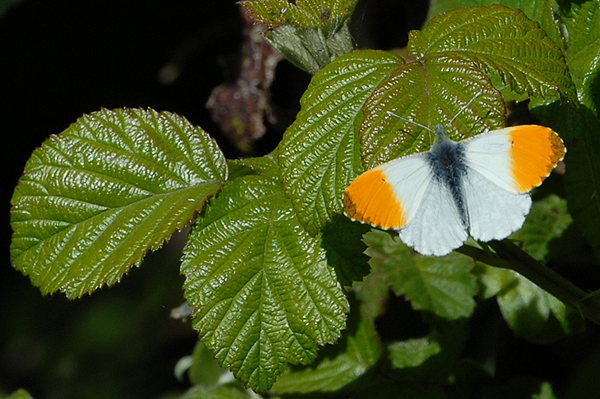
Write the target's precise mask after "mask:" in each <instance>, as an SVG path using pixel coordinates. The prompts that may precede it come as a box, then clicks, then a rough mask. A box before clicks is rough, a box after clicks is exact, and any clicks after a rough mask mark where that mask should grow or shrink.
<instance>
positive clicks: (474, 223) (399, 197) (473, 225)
mask: <svg viewBox="0 0 600 399" xmlns="http://www.w3.org/2000/svg"><path fill="white" fill-rule="evenodd" d="M435 135H436V140H435V142H434V144H433V146H432V147H431V149H430V150H429V151H427V152H423V153H418V154H412V155H408V156H404V157H401V158H397V159H394V160H392V161H389V162H387V163H384V164H382V165H379V166H377V167H375V168H373V169H371V170H368V171H366V172H365V173H363V174H361V175H360V176H358V177H357V178H356V179H354V181H352V183H350V185H349V186H348V187H347V188H346V190H345V191H344V197H343V204H344V213H345V214H346V215H347V216H348V217H349V218H351V219H353V220H357V221H360V222H363V223H369V224H371V225H373V226H376V227H380V228H383V229H393V230H396V231H397V232H398V234H399V235H400V239H401V240H402V241H403V242H404V243H405V244H406V245H408V246H409V247H411V248H413V249H414V250H415V251H417V252H419V253H420V254H423V255H433V256H443V255H446V254H448V253H450V252H452V251H453V250H454V249H456V248H458V247H460V246H461V245H463V243H464V242H465V241H466V240H467V238H468V237H469V236H471V237H473V238H474V239H475V240H479V241H491V240H501V239H504V238H506V237H508V236H509V235H510V234H512V233H513V232H514V231H516V230H518V229H520V228H521V226H522V225H523V223H524V222H525V219H526V217H527V215H528V214H529V211H530V209H531V195H530V191H531V190H532V189H533V188H535V187H537V186H539V185H540V184H541V183H542V181H544V179H545V178H546V177H548V175H549V174H550V172H551V171H552V170H553V169H554V168H555V167H556V165H557V164H558V162H560V161H561V160H562V159H563V157H564V155H565V153H566V148H565V145H564V143H563V141H562V139H561V138H560V137H559V135H558V134H557V133H556V132H554V131H553V130H551V129H549V128H547V127H543V126H538V125H523V126H514V127H507V128H504V129H499V130H493V131H489V132H486V133H482V134H480V135H477V136H474V137H471V138H469V139H466V140H463V141H459V142H456V141H453V140H451V139H450V138H448V136H447V135H446V132H445V129H444V127H443V126H442V125H438V126H436V128H435Z"/></svg>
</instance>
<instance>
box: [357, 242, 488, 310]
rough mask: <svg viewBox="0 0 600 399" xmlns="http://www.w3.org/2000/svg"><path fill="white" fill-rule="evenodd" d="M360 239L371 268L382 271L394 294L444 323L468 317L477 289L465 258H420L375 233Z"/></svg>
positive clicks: (471, 264) (469, 263)
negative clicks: (430, 313)
mask: <svg viewBox="0 0 600 399" xmlns="http://www.w3.org/2000/svg"><path fill="white" fill-rule="evenodd" d="M364 239H365V242H366V243H367V245H368V246H369V248H368V249H367V255H369V256H371V266H372V267H373V269H383V270H384V271H385V273H386V274H387V275H388V276H389V279H390V282H391V285H392V288H393V289H394V292H395V293H396V294H397V295H405V296H406V298H407V299H408V300H410V301H411V302H412V305H413V307H414V308H415V309H418V310H427V311H430V312H433V313H435V314H437V315H438V316H440V317H443V318H445V319H448V320H455V319H458V318H461V317H468V316H470V315H471V313H472V312H473V310H474V309H475V301H474V300H473V295H475V293H476V292H477V286H476V283H475V278H474V277H473V275H472V274H471V269H472V268H473V262H472V261H471V260H470V259H469V258H467V257H464V256H462V255H459V254H454V253H453V254H450V255H447V256H445V257H441V258H433V257H425V256H421V255H418V254H415V253H414V252H413V251H412V250H411V249H409V248H408V247H407V246H405V245H404V244H402V242H401V241H400V238H399V237H397V236H396V237H392V236H391V235H390V234H388V233H385V232H382V231H377V230H373V231H371V232H370V233H368V234H366V235H365V237H364Z"/></svg>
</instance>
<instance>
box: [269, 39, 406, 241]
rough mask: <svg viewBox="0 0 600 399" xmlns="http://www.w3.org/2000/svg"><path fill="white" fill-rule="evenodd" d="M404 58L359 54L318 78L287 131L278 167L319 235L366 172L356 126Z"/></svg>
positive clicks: (287, 188) (295, 202) (343, 59)
mask: <svg viewBox="0 0 600 399" xmlns="http://www.w3.org/2000/svg"><path fill="white" fill-rule="evenodd" d="M401 63H402V59H401V58H399V57H397V56H395V55H392V54H389V53H385V52H382V51H373V50H368V51H355V52H353V53H351V54H348V55H346V56H343V57H340V58H338V59H337V60H335V61H334V62H333V63H331V64H330V65H328V66H327V67H326V68H325V69H323V70H322V71H320V72H319V73H317V74H316V75H315V77H314V78H313V80H312V81H311V84H310V86H309V87H308V89H307V90H306V92H305V94H304V95H303V96H302V99H301V100H300V103H301V105H302V110H301V111H300V113H299V114H298V117H297V118H296V121H295V122H294V124H292V125H291V126H290V127H289V128H288V129H287V131H286V132H285V134H284V136H283V139H282V141H281V144H280V151H279V164H280V166H281V175H282V179H283V184H284V188H285V192H286V194H287V195H288V196H289V197H290V198H291V200H292V203H293V205H294V210H295V211H296V213H297V215H298V218H299V219H300V221H301V223H302V224H303V225H304V226H305V228H306V230H307V231H308V232H309V233H311V234H313V235H314V234H317V233H318V232H319V231H320V230H321V229H322V228H323V226H324V225H325V224H326V223H328V222H329V221H331V218H332V216H333V215H334V214H336V213H339V212H341V209H342V193H343V192H344V189H345V188H346V186H348V184H350V182H351V181H352V180H353V179H354V178H355V177H356V176H358V175H359V174H360V173H362V172H363V169H362V166H361V162H360V152H359V142H358V137H357V135H356V134H355V128H356V125H358V124H359V123H360V122H361V121H362V107H363V105H364V102H365V100H366V99H367V98H368V97H369V96H370V95H371V94H372V93H373V91H374V90H375V88H376V87H377V86H378V85H379V84H381V82H382V81H383V80H384V79H385V78H386V76H387V74H388V73H389V72H390V71H391V70H393V69H395V68H397V67H398V65H400V64H401Z"/></svg>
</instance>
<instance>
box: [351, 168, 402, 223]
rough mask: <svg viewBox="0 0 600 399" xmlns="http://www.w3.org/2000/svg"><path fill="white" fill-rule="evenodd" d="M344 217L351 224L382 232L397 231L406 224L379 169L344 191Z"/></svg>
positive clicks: (360, 178) (390, 187)
mask: <svg viewBox="0 0 600 399" xmlns="http://www.w3.org/2000/svg"><path fill="white" fill-rule="evenodd" d="M343 204H344V213H345V214H346V216H348V217H349V218H350V219H352V220H357V221H359V222H362V223H368V224H371V225H373V226H376V227H381V228H383V229H399V228H401V227H403V226H404V225H405V224H406V222H405V218H404V214H403V210H402V206H401V203H400V200H399V199H398V198H397V197H396V194H395V193H394V189H393V187H392V186H391V185H390V184H389V183H388V182H387V181H386V178H385V174H384V173H383V171H381V170H380V169H371V170H369V171H367V172H365V173H363V174H362V175H360V176H358V177H357V178H356V179H354V181H353V182H352V183H350V185H349V186H348V187H347V188H346V191H345V192H344V198H343Z"/></svg>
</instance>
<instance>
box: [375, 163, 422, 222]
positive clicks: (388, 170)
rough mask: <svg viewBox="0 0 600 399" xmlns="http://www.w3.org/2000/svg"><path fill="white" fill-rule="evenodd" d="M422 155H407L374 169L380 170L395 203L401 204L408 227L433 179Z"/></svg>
mask: <svg viewBox="0 0 600 399" xmlns="http://www.w3.org/2000/svg"><path fill="white" fill-rule="evenodd" d="M424 155H425V154H424V153H420V154H414V155H409V156H406V157H402V158H398V159H395V160H393V161H390V162H387V163H385V164H383V165H379V166H378V167H377V168H376V169H380V170H381V172H382V174H383V175H384V176H385V180H386V182H387V183H388V184H389V185H390V186H391V188H392V190H393V192H394V195H395V196H396V199H397V201H398V202H399V203H400V204H401V206H402V209H403V214H404V218H405V223H406V225H409V224H410V223H411V221H412V220H413V219H414V218H415V216H416V214H417V212H419V211H418V207H419V204H420V203H421V202H422V201H423V196H424V195H425V190H426V189H427V187H428V186H429V184H430V183H431V179H432V178H433V174H432V173H431V168H430V167H429V164H428V163H427V160H426V159H425V156H424Z"/></svg>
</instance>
